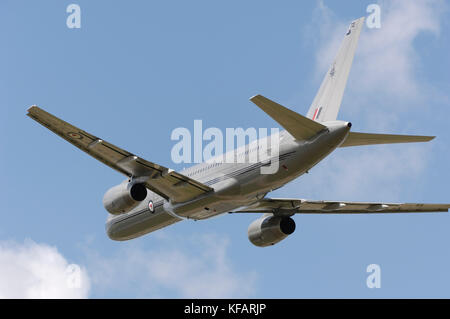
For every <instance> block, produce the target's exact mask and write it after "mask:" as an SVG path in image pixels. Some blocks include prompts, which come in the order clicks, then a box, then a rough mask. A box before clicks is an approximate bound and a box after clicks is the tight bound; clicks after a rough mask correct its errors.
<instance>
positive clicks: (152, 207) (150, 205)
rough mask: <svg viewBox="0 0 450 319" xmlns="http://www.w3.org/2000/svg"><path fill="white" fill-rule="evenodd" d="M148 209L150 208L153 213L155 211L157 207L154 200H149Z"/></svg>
mask: <svg viewBox="0 0 450 319" xmlns="http://www.w3.org/2000/svg"><path fill="white" fill-rule="evenodd" d="M148 209H149V210H150V212H151V213H153V212H154V211H155V207H154V206H153V201H149V202H148Z"/></svg>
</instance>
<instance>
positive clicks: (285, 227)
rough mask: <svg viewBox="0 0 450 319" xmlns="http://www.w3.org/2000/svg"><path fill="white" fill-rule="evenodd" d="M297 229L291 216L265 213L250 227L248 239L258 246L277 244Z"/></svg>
mask: <svg viewBox="0 0 450 319" xmlns="http://www.w3.org/2000/svg"><path fill="white" fill-rule="evenodd" d="M294 231H295V222H294V220H293V219H292V218H291V217H286V216H273V215H272V214H270V215H264V216H263V217H261V218H259V219H257V220H255V221H254V222H252V223H251V224H250V226H249V227H248V239H249V240H250V242H251V243H252V244H253V245H255V246H258V247H266V246H270V245H275V244H276V243H278V242H280V241H282V240H283V239H285V238H286V237H287V236H289V235H290V234H292V233H293V232H294Z"/></svg>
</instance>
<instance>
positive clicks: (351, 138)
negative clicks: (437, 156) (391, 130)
mask: <svg viewBox="0 0 450 319" xmlns="http://www.w3.org/2000/svg"><path fill="white" fill-rule="evenodd" d="M433 138H435V136H418V135H394V134H371V133H357V132H350V133H349V134H348V136H347V139H346V140H345V141H344V143H342V145H341V146H340V147H347V146H361V145H375V144H394V143H416V142H428V141H431V140H432V139H433Z"/></svg>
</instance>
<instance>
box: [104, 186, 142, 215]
mask: <svg viewBox="0 0 450 319" xmlns="http://www.w3.org/2000/svg"><path fill="white" fill-rule="evenodd" d="M146 197H147V188H146V187H145V186H144V184H131V183H122V184H119V185H117V186H114V187H112V188H110V189H109V190H108V191H107V192H106V193H105V196H103V206H104V207H105V209H106V210H107V211H108V212H109V213H111V214H113V215H119V214H123V213H126V212H129V211H130V210H132V209H133V208H135V207H136V206H137V205H138V204H139V203H140V202H142V201H143V200H144V199H145V198H146Z"/></svg>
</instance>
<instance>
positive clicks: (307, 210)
mask: <svg viewBox="0 0 450 319" xmlns="http://www.w3.org/2000/svg"><path fill="white" fill-rule="evenodd" d="M449 208H450V204H414V203H408V204H394V203H371V202H344V201H342V202H341V201H312V200H306V199H289V198H264V199H262V200H260V201H259V202H257V203H255V204H253V205H251V206H249V207H246V208H244V209H242V210H239V211H236V213H274V214H285V215H294V214H374V213H425V212H448V209H449Z"/></svg>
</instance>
